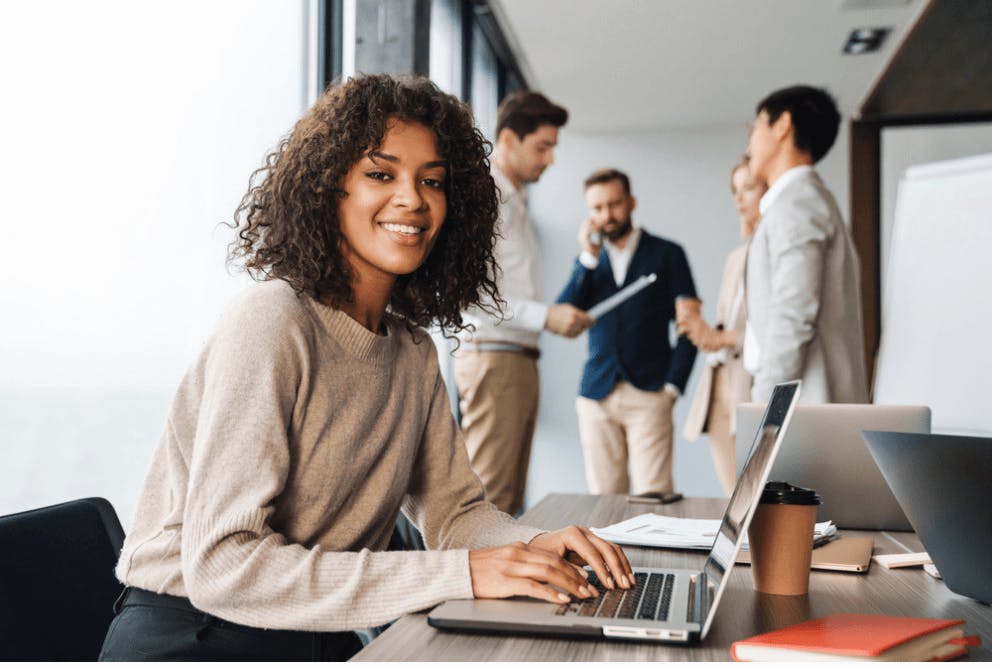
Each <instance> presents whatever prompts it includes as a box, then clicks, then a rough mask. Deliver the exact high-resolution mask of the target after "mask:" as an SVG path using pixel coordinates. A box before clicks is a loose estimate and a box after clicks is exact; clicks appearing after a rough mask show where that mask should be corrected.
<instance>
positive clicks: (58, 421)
mask: <svg viewBox="0 0 1000 667" xmlns="http://www.w3.org/2000/svg"><path fill="white" fill-rule="evenodd" d="M307 4H308V3H307V2H306V1H305V0H299V1H298V2H285V1H283V0H255V1H254V2H249V1H246V0H226V1H222V0H213V2H208V3H203V2H195V1H193V0H182V1H180V2H172V3H156V4H151V3H135V2H131V0H95V1H93V2H87V3H79V2H70V1H57V2H47V3H0V79H2V80H3V82H4V99H5V101H4V104H3V106H2V108H0V114H2V117H0V145H2V146H3V147H4V159H3V161H2V162H0V183H3V190H4V196H3V199H4V202H3V214H2V216H0V218H2V221H3V222H2V229H3V244H4V249H5V253H4V261H3V262H2V263H0V312H2V313H3V323H4V326H3V327H0V452H2V463H0V514H4V513H8V512H13V511H17V510H22V509H27V508H31V507H38V506H42V505H46V504H51V503H57V502H62V501H65V500H70V499H73V498H78V497H81V496H85V495H100V496H104V497H106V498H108V499H109V500H111V502H112V504H113V505H114V506H115V508H116V509H117V511H118V514H119V516H120V517H121V519H122V522H123V523H124V524H125V525H126V526H127V525H128V523H129V521H130V519H131V515H132V509H133V507H134V504H135V498H136V496H137V493H138V489H139V485H140V483H141V481H142V479H143V476H144V475H145V472H146V468H147V466H148V463H149V460H150V457H151V454H152V451H153V447H154V445H155V444H156V441H157V439H158V437H159V435H160V433H161V431H162V430H163V427H164V421H165V416H166V414H167V410H168V408H169V405H170V400H171V397H172V395H173V392H174V389H175V388H176V386H177V383H178V381H179V379H180V377H181V375H182V374H183V372H184V370H185V369H186V368H187V366H188V364H190V363H191V361H192V360H193V358H194V356H195V354H196V352H197V350H198V348H199V347H200V346H201V344H202V342H203V340H204V339H205V338H206V337H207V336H208V334H209V333H210V331H211V329H212V326H213V324H214V323H215V321H216V318H217V317H218V316H219V313H220V312H221V310H222V308H223V307H224V306H225V304H226V303H227V302H228V300H229V299H230V298H231V296H232V295H233V294H234V293H235V292H237V291H239V290H240V289H242V288H243V286H244V285H245V284H246V278H234V277H231V276H230V275H228V274H227V272H226V270H225V265H224V261H225V255H226V244H227V243H228V241H229V240H230V238H231V237H232V232H231V230H229V229H227V228H225V227H220V226H219V223H220V222H221V221H223V220H227V219H231V217H232V213H233V210H234V209H235V208H236V205H237V204H238V202H239V200H240V197H241V196H242V194H243V192H244V190H245V189H246V186H247V179H248V177H249V175H250V173H251V171H252V170H253V169H255V168H256V167H257V166H259V165H260V163H261V160H262V158H263V156H264V154H265V153H266V152H267V151H268V150H269V149H270V148H271V147H273V146H274V145H276V143H277V141H278V140H279V138H280V137H281V136H282V135H283V134H285V133H286V132H288V130H290V129H291V127H292V124H293V123H294V121H295V119H296V118H297V117H298V116H299V115H300V114H301V112H302V108H303V102H304V100H305V99H306V92H307V89H306V82H307V77H306V71H307V67H306V59H307V49H306V44H307V41H308V40H307V39H306V35H307V29H306V28H307V21H306V16H307ZM84 27H86V29H83V28H84Z"/></svg>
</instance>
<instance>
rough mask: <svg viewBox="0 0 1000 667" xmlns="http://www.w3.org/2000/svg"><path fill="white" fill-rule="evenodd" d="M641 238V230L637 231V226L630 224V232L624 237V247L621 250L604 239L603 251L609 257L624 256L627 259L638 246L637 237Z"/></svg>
mask: <svg viewBox="0 0 1000 667" xmlns="http://www.w3.org/2000/svg"><path fill="white" fill-rule="evenodd" d="M640 236H642V230H641V229H639V225H637V224H635V222H633V223H632V231H630V232H629V234H628V236H627V237H625V245H623V246H622V247H621V248H619V247H618V246H616V245H615V244H614V243H612V242H611V241H609V240H607V239H604V249H605V250H607V251H608V254H609V255H612V254H615V255H625V256H627V257H628V258H629V259H631V258H632V255H633V254H634V253H635V248H636V246H637V245H639V237H640Z"/></svg>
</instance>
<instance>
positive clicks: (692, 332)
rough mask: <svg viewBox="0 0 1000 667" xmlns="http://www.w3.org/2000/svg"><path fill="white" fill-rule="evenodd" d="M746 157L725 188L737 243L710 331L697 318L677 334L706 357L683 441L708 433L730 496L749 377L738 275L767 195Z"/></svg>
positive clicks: (686, 322)
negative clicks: (739, 411) (736, 221)
mask: <svg viewBox="0 0 1000 667" xmlns="http://www.w3.org/2000/svg"><path fill="white" fill-rule="evenodd" d="M748 161H749V160H748V159H747V158H746V156H744V157H743V159H742V160H741V161H740V162H739V164H737V165H736V166H735V167H733V170H732V171H731V172H730V176H729V188H730V190H731V191H732V193H733V200H734V202H735V204H736V210H737V211H738V212H739V217H740V238H742V239H743V243H742V244H740V246H739V247H738V248H736V249H735V250H733V251H732V252H730V253H729V255H727V256H726V263H725V268H724V269H723V272H722V285H721V286H720V287H719V301H718V306H717V308H716V322H717V324H716V326H714V327H713V326H711V325H709V324H708V323H707V322H705V320H704V319H702V318H701V317H697V318H692V319H689V320H684V321H682V322H681V323H680V324H679V325H678V330H679V331H680V332H683V333H685V334H686V335H687V336H688V338H689V339H691V342H693V343H694V344H695V345H696V346H697V347H698V349H699V350H700V351H702V352H705V353H706V358H705V369H704V370H703V371H702V374H701V378H700V379H699V380H698V385H697V386H696V387H695V390H694V393H693V395H692V397H691V409H690V411H689V412H688V417H687V422H686V423H685V425H684V437H685V438H686V439H687V440H688V441H690V442H694V441H696V440H697V439H698V436H699V435H701V434H702V433H708V439H709V442H710V443H711V452H712V462H713V463H714V464H715V474H716V475H717V476H718V478H719V482H720V483H721V484H722V488H723V489H725V491H726V494H731V493H732V492H733V489H734V488H735V486H736V404H737V403H743V402H747V401H749V400H750V384H751V382H752V381H753V376H752V375H750V373H748V372H747V370H746V369H745V368H744V367H743V359H742V352H743V331H744V329H745V327H746V321H747V310H746V304H745V302H744V299H743V296H744V294H743V273H744V270H745V268H746V259H747V243H748V242H749V240H750V237H751V236H752V235H753V232H754V229H756V228H757V223H758V222H759V221H760V208H759V205H760V198H761V196H762V195H763V194H764V191H765V190H767V187H766V186H765V185H764V183H763V182H761V181H758V180H756V179H754V178H753V177H752V176H750V169H749V167H748V166H747V163H748Z"/></svg>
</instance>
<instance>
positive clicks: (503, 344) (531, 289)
mask: <svg viewBox="0 0 1000 667" xmlns="http://www.w3.org/2000/svg"><path fill="white" fill-rule="evenodd" d="M568 117H569V114H568V113H567V112H566V110H565V109H563V108H562V107H560V106H558V105H556V104H553V103H552V102H550V101H549V100H548V99H547V98H545V96H543V95H541V94H539V93H536V92H532V91H519V92H516V93H513V94H511V95H509V96H508V97H507V98H506V99H505V100H504V101H503V102H502V103H501V104H500V107H499V109H498V110H497V135H496V148H495V150H494V154H493V158H492V160H493V165H492V168H493V178H494V180H496V183H497V187H498V188H499V189H500V215H499V219H498V220H497V231H498V233H499V236H498V238H497V243H496V249H495V256H496V261H497V267H498V269H499V274H498V276H497V288H498V290H497V291H498V293H499V295H500V297H501V298H502V299H503V300H504V302H505V303H504V304H502V307H503V313H502V319H498V318H497V317H496V316H495V315H494V314H490V313H484V312H482V311H470V312H467V313H465V315H466V318H465V319H466V320H468V321H470V322H471V323H472V324H474V325H475V327H476V328H475V331H474V332H471V333H467V334H466V335H465V336H464V340H463V341H462V346H461V348H460V350H459V352H458V353H457V354H456V355H455V385H456V388H457V389H458V396H459V407H460V410H461V413H462V432H463V434H464V435H465V444H466V447H467V448H468V450H469V459H470V461H471V462H472V469H473V470H474V471H475V472H476V474H477V475H479V478H480V479H481V480H482V481H483V485H484V486H485V487H486V498H487V499H488V500H490V501H491V502H493V503H494V504H495V505H496V506H497V507H498V508H500V509H501V510H503V511H505V512H507V513H509V514H515V513H516V512H518V511H519V510H520V509H521V506H522V504H523V503H524V487H525V482H526V481H527V475H528V460H529V457H530V455H531V441H532V438H533V436H534V432H535V418H536V415H537V414H538V367H537V363H536V362H537V359H538V356H539V351H538V339H539V336H540V335H541V332H542V330H546V331H550V332H552V333H556V334H559V335H560V336H565V337H567V338H574V337H576V336H578V335H580V333H581V332H582V331H584V330H585V329H586V328H587V327H588V326H589V325H590V319H589V318H588V317H587V314H586V313H584V312H583V311H581V310H579V309H578V308H575V307H573V306H571V305H569V304H554V305H547V304H546V303H544V302H543V301H542V270H541V257H540V256H539V251H538V238H537V235H536V234H535V229H534V226H533V225H532V222H531V219H530V217H529V216H528V204H527V194H526V192H525V186H526V185H528V184H529V183H534V182H536V181H537V180H538V179H539V178H540V177H541V175H542V173H543V172H544V171H545V170H546V169H547V168H548V167H549V165H551V164H552V163H553V162H554V155H553V152H554V150H555V147H556V144H557V143H558V141H559V128H560V127H562V126H563V125H565V124H566V120H567V118H568Z"/></svg>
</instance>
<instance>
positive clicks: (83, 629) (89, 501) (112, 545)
mask: <svg viewBox="0 0 1000 667" xmlns="http://www.w3.org/2000/svg"><path fill="white" fill-rule="evenodd" d="M124 539H125V533H124V531H122V526H121V523H120V522H119V521H118V516H117V515H116V514H115V510H114V508H113V507H112V506H111V503H109V502H108V501H107V500H105V499H103V498H84V499H82V500H73V501H71V502H68V503H62V504H60V505H53V506H51V507H43V508H41V509H35V510H29V511H27V512H20V513H18V514H11V515H9V516H4V517H0V660H87V661H92V660H96V659H97V656H98V654H99V653H100V651H101V644H102V643H103V642H104V635H105V633H106V632H107V631H108V625H109V624H110V622H111V618H112V616H113V612H112V609H111V608H112V606H113V605H114V602H115V599H116V598H117V597H118V595H119V594H120V593H121V590H122V586H121V584H120V583H119V582H118V580H117V579H116V578H115V574H114V567H115V563H116V562H117V560H118V554H119V552H120V551H121V548H122V542H123V541H124Z"/></svg>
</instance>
